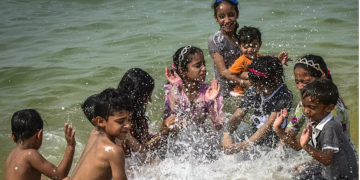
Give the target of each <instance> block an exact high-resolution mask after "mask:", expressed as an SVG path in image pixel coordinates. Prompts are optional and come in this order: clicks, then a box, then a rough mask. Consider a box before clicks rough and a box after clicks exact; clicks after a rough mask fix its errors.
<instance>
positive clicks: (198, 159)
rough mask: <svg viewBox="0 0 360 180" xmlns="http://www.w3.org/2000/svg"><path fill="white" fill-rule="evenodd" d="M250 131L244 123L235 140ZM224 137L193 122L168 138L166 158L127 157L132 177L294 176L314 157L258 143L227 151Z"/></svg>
mask: <svg viewBox="0 0 360 180" xmlns="http://www.w3.org/2000/svg"><path fill="white" fill-rule="evenodd" d="M249 132H250V127H249V126H248V125H247V124H246V123H242V124H241V125H240V127H239V128H238V130H237V132H235V133H234V134H235V135H234V139H235V141H236V142H239V141H243V140H244V139H247V136H248V135H251V134H249ZM221 137H222V132H215V131H209V132H204V131H201V130H198V128H197V127H194V126H191V125H190V126H189V127H188V128H186V129H183V130H182V131H181V132H180V133H179V134H178V135H177V136H176V137H170V138H169V139H168V145H167V150H166V155H163V156H165V157H164V159H163V160H159V159H157V161H156V163H154V164H146V165H140V163H137V164H134V163H133V162H134V161H137V157H136V156H133V157H131V158H129V159H127V162H126V163H127V166H128V169H131V171H132V176H133V177H131V179H135V180H145V179H152V180H155V179H167V180H172V179H174V180H175V179H186V180H192V179H194V180H195V179H196V180H201V179H214V180H217V179H292V178H293V177H292V170H293V168H294V167H295V165H297V164H300V163H302V162H304V161H305V160H306V161H307V160H309V159H310V157H309V156H307V154H306V153H305V152H304V151H301V152H295V151H293V150H291V149H283V148H278V149H275V150H274V149H270V148H268V147H258V146H256V147H252V148H250V150H249V151H244V152H239V153H237V154H233V155H225V154H224V153H223V152H222V151H221V149H220V142H221ZM128 163H130V164H131V163H132V164H131V165H129V164H128Z"/></svg>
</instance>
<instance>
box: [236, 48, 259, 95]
mask: <svg viewBox="0 0 360 180" xmlns="http://www.w3.org/2000/svg"><path fill="white" fill-rule="evenodd" d="M261 56H262V54H259V53H258V54H256V57H261ZM251 62H252V60H251V59H248V58H247V57H246V56H245V55H244V54H243V55H242V56H240V57H239V58H238V59H236V60H235V62H234V64H233V65H231V67H230V68H229V71H230V72H232V73H234V74H240V73H241V72H245V71H248V70H249V68H248V67H249V65H250V64H251ZM234 92H235V93H238V94H245V90H244V89H243V88H242V87H241V86H240V85H236V86H235V88H234Z"/></svg>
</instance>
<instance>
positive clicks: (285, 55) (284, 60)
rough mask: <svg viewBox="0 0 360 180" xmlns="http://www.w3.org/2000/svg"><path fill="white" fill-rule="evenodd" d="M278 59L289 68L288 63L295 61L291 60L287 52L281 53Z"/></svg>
mask: <svg viewBox="0 0 360 180" xmlns="http://www.w3.org/2000/svg"><path fill="white" fill-rule="evenodd" d="M277 57H278V58H279V59H280V62H281V64H282V65H286V66H288V64H287V62H289V61H293V60H292V59H291V58H289V57H288V53H287V52H285V51H283V52H281V53H279V55H278V56H277Z"/></svg>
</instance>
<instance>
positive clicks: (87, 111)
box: [81, 94, 99, 126]
mask: <svg viewBox="0 0 360 180" xmlns="http://www.w3.org/2000/svg"><path fill="white" fill-rule="evenodd" d="M98 96H99V94H94V95H92V96H90V97H88V98H87V99H86V100H85V102H84V104H82V105H81V109H82V110H83V112H84V115H85V116H86V118H87V119H88V120H89V121H90V122H91V124H92V125H94V126H95V124H93V123H92V119H94V118H96V116H95V112H94V106H95V102H96V101H97V98H98Z"/></svg>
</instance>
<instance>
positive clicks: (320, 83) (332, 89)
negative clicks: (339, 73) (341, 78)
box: [301, 79, 339, 106]
mask: <svg viewBox="0 0 360 180" xmlns="http://www.w3.org/2000/svg"><path fill="white" fill-rule="evenodd" d="M301 97H302V98H306V97H310V99H312V100H313V99H316V100H317V101H318V103H321V104H324V105H326V106H328V105H330V104H333V105H336V103H337V101H338V99H339V91H338V88H337V87H336V85H335V84H334V83H333V82H332V81H331V80H329V79H317V80H315V81H313V82H311V83H309V84H308V85H306V86H305V87H304V88H303V89H302V90H301Z"/></svg>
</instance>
